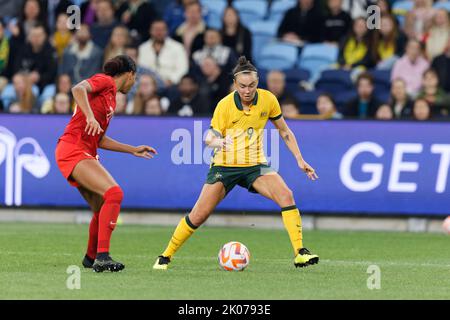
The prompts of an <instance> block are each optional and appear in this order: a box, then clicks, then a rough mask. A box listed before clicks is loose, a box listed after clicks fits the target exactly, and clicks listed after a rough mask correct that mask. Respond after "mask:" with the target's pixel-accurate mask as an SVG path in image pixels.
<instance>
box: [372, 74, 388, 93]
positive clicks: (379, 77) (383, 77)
mask: <svg viewBox="0 0 450 320" xmlns="http://www.w3.org/2000/svg"><path fill="white" fill-rule="evenodd" d="M369 72H370V74H371V75H372V77H373V82H374V84H375V88H378V89H379V90H380V91H382V90H384V91H386V90H387V91H389V90H391V71H390V70H371V71H369Z"/></svg>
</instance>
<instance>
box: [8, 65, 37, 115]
mask: <svg viewBox="0 0 450 320" xmlns="http://www.w3.org/2000/svg"><path fill="white" fill-rule="evenodd" d="M12 83H13V86H14V93H15V97H14V99H13V100H12V101H11V102H10V103H9V105H8V106H5V107H6V108H7V110H8V111H9V112H10V113H32V112H33V113H36V112H37V111H38V110H37V109H38V105H37V103H36V102H37V99H36V97H35V96H34V94H33V90H32V83H31V81H30V79H29V76H28V75H27V74H25V73H23V72H19V73H16V74H15V75H14V76H13V80H12Z"/></svg>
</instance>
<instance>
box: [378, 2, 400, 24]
mask: <svg viewBox="0 0 450 320" xmlns="http://www.w3.org/2000/svg"><path fill="white" fill-rule="evenodd" d="M371 2H373V1H371ZM391 2H393V1H390V0H376V1H375V2H374V4H375V5H377V6H378V8H380V15H381V16H385V15H388V16H393V14H392V7H391ZM394 19H395V18H394ZM394 21H395V24H396V25H397V27H398V22H397V20H394Z"/></svg>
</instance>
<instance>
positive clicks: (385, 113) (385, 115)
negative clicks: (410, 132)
mask: <svg viewBox="0 0 450 320" xmlns="http://www.w3.org/2000/svg"><path fill="white" fill-rule="evenodd" d="M375 119H377V120H392V119H394V112H393V111H392V108H391V106H390V105H388V104H386V103H385V104H382V105H381V106H379V107H378V109H377V112H376V113H375Z"/></svg>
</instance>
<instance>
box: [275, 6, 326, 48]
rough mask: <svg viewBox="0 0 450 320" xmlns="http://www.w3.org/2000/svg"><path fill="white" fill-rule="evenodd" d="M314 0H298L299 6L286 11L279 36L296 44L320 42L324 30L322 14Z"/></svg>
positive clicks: (279, 28) (279, 29)
mask: <svg viewBox="0 0 450 320" xmlns="http://www.w3.org/2000/svg"><path fill="white" fill-rule="evenodd" d="M315 2H316V1H313V0H298V4H297V6H295V7H294V8H292V9H289V10H288V11H286V13H285V15H284V17H283V20H282V21H281V24H280V26H279V27H278V32H277V34H278V38H281V39H283V40H284V41H287V42H292V43H294V44H298V45H303V43H304V42H319V41H320V40H321V39H320V38H321V32H322V20H323V17H322V14H321V12H320V8H319V6H318V4H316V3H315Z"/></svg>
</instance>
